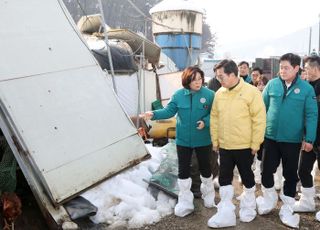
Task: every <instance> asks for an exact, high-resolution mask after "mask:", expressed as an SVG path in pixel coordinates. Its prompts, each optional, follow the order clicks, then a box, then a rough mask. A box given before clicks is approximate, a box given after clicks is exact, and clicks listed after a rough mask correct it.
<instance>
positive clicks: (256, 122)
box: [250, 91, 266, 150]
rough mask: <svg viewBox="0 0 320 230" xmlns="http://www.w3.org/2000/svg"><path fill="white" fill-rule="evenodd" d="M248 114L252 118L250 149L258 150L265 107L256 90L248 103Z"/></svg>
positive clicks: (263, 130) (264, 127) (263, 125)
mask: <svg viewBox="0 0 320 230" xmlns="http://www.w3.org/2000/svg"><path fill="white" fill-rule="evenodd" d="M250 115H251V120H252V136H251V149H252V150H259V148H260V144H261V143H262V142H263V140H264V133H265V129H266V109H265V106H264V103H263V99H262V96H261V93H260V92H258V91H256V93H255V95H254V97H253V100H252V102H251V104H250Z"/></svg>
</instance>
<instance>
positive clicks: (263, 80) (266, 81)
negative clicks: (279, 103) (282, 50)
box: [260, 76, 269, 85]
mask: <svg viewBox="0 0 320 230" xmlns="http://www.w3.org/2000/svg"><path fill="white" fill-rule="evenodd" d="M260 81H262V82H263V84H264V85H267V83H268V81H269V79H268V78H267V77H266V76H262V78H261V79H260Z"/></svg>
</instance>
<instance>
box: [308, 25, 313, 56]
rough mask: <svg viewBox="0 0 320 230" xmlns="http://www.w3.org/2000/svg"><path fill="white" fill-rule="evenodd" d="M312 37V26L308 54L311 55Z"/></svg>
mask: <svg viewBox="0 0 320 230" xmlns="http://www.w3.org/2000/svg"><path fill="white" fill-rule="evenodd" d="M311 37H312V27H310V31H309V52H308V55H310V53H311Z"/></svg>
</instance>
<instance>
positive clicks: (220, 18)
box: [196, 0, 320, 53]
mask: <svg viewBox="0 0 320 230" xmlns="http://www.w3.org/2000/svg"><path fill="white" fill-rule="evenodd" d="M196 2H198V3H200V4H203V7H204V8H205V10H206V15H207V22H208V24H209V25H210V26H211V29H212V31H213V32H216V34H217V37H218V40H217V49H216V51H217V52H219V53H224V52H226V51H228V47H229V46H233V47H234V46H235V45H236V44H239V46H241V44H243V43H248V41H254V42H257V41H259V40H261V41H262V40H269V39H271V38H277V37H283V36H284V35H286V34H290V33H293V32H295V31H297V30H299V29H302V28H305V27H309V26H311V25H314V24H316V23H318V22H319V14H320V0H303V1H302V0H268V1H266V0H265V1H259V0H241V1H239V0H196ZM313 33H314V35H316V34H318V31H314V32H313Z"/></svg>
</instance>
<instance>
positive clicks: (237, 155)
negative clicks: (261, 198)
mask: <svg viewBox="0 0 320 230" xmlns="http://www.w3.org/2000/svg"><path fill="white" fill-rule="evenodd" d="M219 154H220V172H219V184H220V186H225V185H231V184H232V179H233V170H234V167H235V166H237V168H238V170H239V173H240V176H241V180H242V183H243V185H244V186H245V187H246V188H252V187H253V186H254V185H255V181H254V174H253V172H252V168H251V165H252V163H253V158H254V155H252V153H251V149H239V150H226V149H219Z"/></svg>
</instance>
